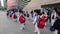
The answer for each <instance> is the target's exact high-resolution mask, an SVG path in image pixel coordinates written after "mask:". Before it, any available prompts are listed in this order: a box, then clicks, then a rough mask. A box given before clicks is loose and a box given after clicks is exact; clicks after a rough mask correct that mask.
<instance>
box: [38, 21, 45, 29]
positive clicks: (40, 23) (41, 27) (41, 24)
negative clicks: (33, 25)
mask: <svg viewBox="0 0 60 34" xmlns="http://www.w3.org/2000/svg"><path fill="white" fill-rule="evenodd" d="M44 26H45V24H44V22H42V21H40V22H39V23H38V28H40V29H43V28H44Z"/></svg>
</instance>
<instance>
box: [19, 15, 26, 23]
mask: <svg viewBox="0 0 60 34" xmlns="http://www.w3.org/2000/svg"><path fill="white" fill-rule="evenodd" d="M19 22H20V23H25V17H24V16H23V15H21V16H20V18H19Z"/></svg>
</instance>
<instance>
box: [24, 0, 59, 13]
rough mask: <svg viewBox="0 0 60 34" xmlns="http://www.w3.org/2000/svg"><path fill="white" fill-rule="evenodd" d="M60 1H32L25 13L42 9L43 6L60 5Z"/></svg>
mask: <svg viewBox="0 0 60 34" xmlns="http://www.w3.org/2000/svg"><path fill="white" fill-rule="evenodd" d="M59 2H60V0H31V2H30V3H29V4H28V5H26V7H25V8H24V9H23V11H29V12H30V11H32V10H34V9H41V5H46V4H54V3H59Z"/></svg>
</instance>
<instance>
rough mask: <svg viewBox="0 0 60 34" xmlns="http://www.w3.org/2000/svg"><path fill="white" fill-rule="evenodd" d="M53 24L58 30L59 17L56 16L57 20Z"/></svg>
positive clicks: (59, 26)
mask: <svg viewBox="0 0 60 34" xmlns="http://www.w3.org/2000/svg"><path fill="white" fill-rule="evenodd" d="M53 26H54V28H55V29H57V30H59V29H60V19H58V18H57V20H56V21H55V23H54V25H53Z"/></svg>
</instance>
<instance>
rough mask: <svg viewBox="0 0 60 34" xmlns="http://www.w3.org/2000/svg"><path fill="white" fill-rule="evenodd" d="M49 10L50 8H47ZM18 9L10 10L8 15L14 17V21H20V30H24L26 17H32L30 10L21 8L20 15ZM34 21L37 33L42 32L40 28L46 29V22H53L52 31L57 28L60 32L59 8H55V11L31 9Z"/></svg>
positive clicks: (58, 32)
mask: <svg viewBox="0 0 60 34" xmlns="http://www.w3.org/2000/svg"><path fill="white" fill-rule="evenodd" d="M46 10H48V9H46ZM16 12H17V10H16V9H13V10H8V11H7V17H9V18H12V19H14V21H16V22H17V21H18V22H19V24H20V30H24V28H25V23H26V19H27V18H29V17H30V14H29V13H28V11H27V12H26V13H25V12H24V11H22V10H19V11H18V12H19V16H17V15H16ZM31 17H32V23H33V25H34V26H35V30H34V32H35V33H37V34H41V32H40V29H44V27H45V25H46V22H48V20H49V23H50V24H51V26H50V31H51V32H54V31H56V30H57V34H60V12H59V11H58V10H57V8H54V9H53V11H50V10H48V12H44V11H42V12H41V9H40V10H34V11H31Z"/></svg>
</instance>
